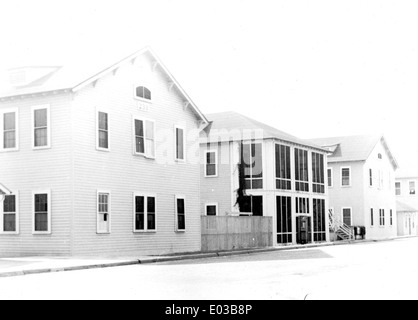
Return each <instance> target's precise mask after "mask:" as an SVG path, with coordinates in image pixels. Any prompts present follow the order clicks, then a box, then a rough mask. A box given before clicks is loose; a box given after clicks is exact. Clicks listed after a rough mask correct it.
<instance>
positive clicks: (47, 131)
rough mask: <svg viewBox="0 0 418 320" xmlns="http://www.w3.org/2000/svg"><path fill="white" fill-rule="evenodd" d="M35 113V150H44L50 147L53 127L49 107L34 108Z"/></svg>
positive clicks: (33, 123)
mask: <svg viewBox="0 0 418 320" xmlns="http://www.w3.org/2000/svg"><path fill="white" fill-rule="evenodd" d="M32 112H33V119H32V121H33V122H32V125H33V148H34V149H43V148H49V147H50V139H51V137H50V136H51V125H50V121H51V120H50V111H49V106H39V107H34V108H32Z"/></svg>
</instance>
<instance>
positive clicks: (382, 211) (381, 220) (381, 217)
mask: <svg viewBox="0 0 418 320" xmlns="http://www.w3.org/2000/svg"><path fill="white" fill-rule="evenodd" d="M379 223H380V226H381V227H382V226H384V225H385V209H379Z"/></svg>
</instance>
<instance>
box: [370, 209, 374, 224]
mask: <svg viewBox="0 0 418 320" xmlns="http://www.w3.org/2000/svg"><path fill="white" fill-rule="evenodd" d="M370 225H371V226H372V227H373V226H374V211H373V208H371V209H370Z"/></svg>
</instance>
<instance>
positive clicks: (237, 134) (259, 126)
mask: <svg viewBox="0 0 418 320" xmlns="http://www.w3.org/2000/svg"><path fill="white" fill-rule="evenodd" d="M206 116H207V118H208V120H209V121H210V124H209V125H208V126H207V127H206V129H205V130H204V132H202V136H203V135H204V134H205V133H206V135H204V138H206V137H207V138H208V139H209V140H210V141H216V142H218V141H220V142H227V141H241V140H249V139H276V140H281V141H284V142H291V143H294V144H297V145H300V146H305V147H311V148H313V149H317V150H319V151H322V152H326V150H325V149H323V148H321V147H320V146H318V145H316V144H314V143H311V142H309V141H306V140H303V139H299V138H297V137H295V136H293V135H290V134H288V133H286V132H283V131H280V130H278V129H276V128H274V127H271V126H269V125H266V124H264V123H262V122H259V121H257V120H254V119H251V118H248V117H246V116H244V115H242V114H240V113H238V112H233V111H228V112H221V113H213V114H208V115H206Z"/></svg>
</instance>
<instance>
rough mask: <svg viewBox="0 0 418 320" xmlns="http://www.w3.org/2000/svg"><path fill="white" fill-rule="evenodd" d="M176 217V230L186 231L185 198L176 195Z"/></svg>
mask: <svg viewBox="0 0 418 320" xmlns="http://www.w3.org/2000/svg"><path fill="white" fill-rule="evenodd" d="M176 217H177V224H176V226H177V231H186V199H185V198H184V197H181V196H177V197H176Z"/></svg>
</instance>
